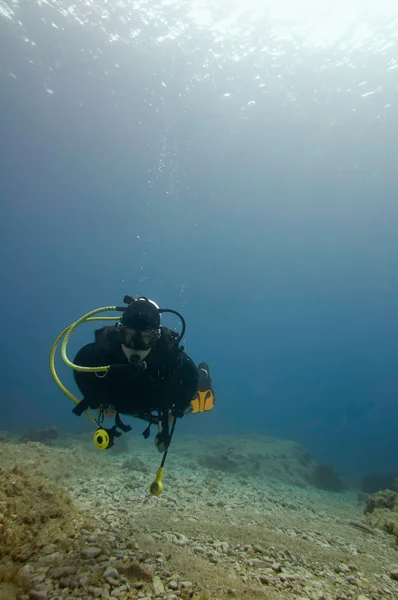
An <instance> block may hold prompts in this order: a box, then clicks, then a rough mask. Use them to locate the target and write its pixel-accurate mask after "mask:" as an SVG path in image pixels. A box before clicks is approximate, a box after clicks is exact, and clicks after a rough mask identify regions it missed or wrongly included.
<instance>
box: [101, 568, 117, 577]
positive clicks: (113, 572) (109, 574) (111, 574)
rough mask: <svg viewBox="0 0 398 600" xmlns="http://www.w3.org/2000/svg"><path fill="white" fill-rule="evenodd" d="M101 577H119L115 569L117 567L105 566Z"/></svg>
mask: <svg viewBox="0 0 398 600" xmlns="http://www.w3.org/2000/svg"><path fill="white" fill-rule="evenodd" d="M103 578H104V579H109V578H112V579H119V578H120V575H119V573H118V571H117V569H115V568H114V567H106V569H105V571H104V574H103Z"/></svg>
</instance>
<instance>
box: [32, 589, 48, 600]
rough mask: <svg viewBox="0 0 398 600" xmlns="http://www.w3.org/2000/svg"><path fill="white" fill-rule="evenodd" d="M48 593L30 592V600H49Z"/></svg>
mask: <svg viewBox="0 0 398 600" xmlns="http://www.w3.org/2000/svg"><path fill="white" fill-rule="evenodd" d="M47 598H48V592H34V591H33V592H29V600H47Z"/></svg>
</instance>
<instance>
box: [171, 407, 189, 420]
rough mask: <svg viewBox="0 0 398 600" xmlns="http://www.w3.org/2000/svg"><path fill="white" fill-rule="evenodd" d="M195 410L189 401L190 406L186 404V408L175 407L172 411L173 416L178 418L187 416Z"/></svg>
mask: <svg viewBox="0 0 398 600" xmlns="http://www.w3.org/2000/svg"><path fill="white" fill-rule="evenodd" d="M192 411H193V406H192V404H191V403H189V406H186V407H185V408H177V407H175V408H173V410H172V411H171V415H172V416H173V417H177V418H178V419H182V417H185V415H189V413H191V412H192Z"/></svg>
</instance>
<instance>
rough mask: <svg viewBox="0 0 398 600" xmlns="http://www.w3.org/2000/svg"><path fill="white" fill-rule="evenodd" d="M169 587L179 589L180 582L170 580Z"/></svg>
mask: <svg viewBox="0 0 398 600" xmlns="http://www.w3.org/2000/svg"><path fill="white" fill-rule="evenodd" d="M168 587H169V588H170V589H171V590H178V583H177V582H176V581H174V580H173V581H169V585H168Z"/></svg>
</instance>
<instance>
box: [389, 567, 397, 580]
mask: <svg viewBox="0 0 398 600" xmlns="http://www.w3.org/2000/svg"><path fill="white" fill-rule="evenodd" d="M390 577H391V579H393V580H394V581H398V569H393V570H392V571H390Z"/></svg>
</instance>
